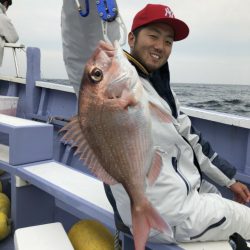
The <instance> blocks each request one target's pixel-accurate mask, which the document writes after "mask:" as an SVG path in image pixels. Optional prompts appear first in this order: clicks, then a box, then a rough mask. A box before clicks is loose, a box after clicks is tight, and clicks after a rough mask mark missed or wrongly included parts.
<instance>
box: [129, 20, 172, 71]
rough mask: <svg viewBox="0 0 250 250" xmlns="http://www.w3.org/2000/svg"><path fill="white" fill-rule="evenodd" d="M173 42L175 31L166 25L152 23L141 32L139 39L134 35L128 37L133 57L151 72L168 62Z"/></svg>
mask: <svg viewBox="0 0 250 250" xmlns="http://www.w3.org/2000/svg"><path fill="white" fill-rule="evenodd" d="M173 40H174V31H173V29H172V28H171V27H170V26H168V25H167V24H164V23H152V24H150V25H148V26H146V27H145V28H143V29H142V30H141V31H139V33H138V36H137V37H135V36H134V34H133V33H129V36H128V42H129V46H130V52H131V55H132V56H133V57H134V58H135V59H137V60H138V61H139V62H140V63H141V64H142V65H143V66H144V67H145V68H146V69H147V70H148V71H149V72H153V71H155V70H157V69H159V68H160V67H161V66H162V65H164V64H165V63H166V62H167V60H168V57H169V56H170V53H171V50H172V45H173Z"/></svg>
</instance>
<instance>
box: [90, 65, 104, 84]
mask: <svg viewBox="0 0 250 250" xmlns="http://www.w3.org/2000/svg"><path fill="white" fill-rule="evenodd" d="M89 78H90V80H91V81H92V82H94V83H98V82H100V81H101V80H102V79H103V73H102V70H101V69H99V68H97V67H95V68H93V69H92V70H91V71H90V72H89Z"/></svg>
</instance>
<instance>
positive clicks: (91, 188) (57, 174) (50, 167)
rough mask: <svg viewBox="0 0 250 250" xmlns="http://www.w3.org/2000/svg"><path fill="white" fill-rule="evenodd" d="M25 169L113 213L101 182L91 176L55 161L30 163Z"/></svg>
mask: <svg viewBox="0 0 250 250" xmlns="http://www.w3.org/2000/svg"><path fill="white" fill-rule="evenodd" d="M25 170H27V171H29V172H30V173H32V174H34V175H36V176H38V177H40V178H43V179H45V180H46V181H47V182H50V183H51V184H54V185H56V186H58V187H60V188H62V189H64V190H65V191H68V192H70V193H73V194H74V195H76V196H79V197H80V198H82V199H84V200H86V201H89V202H90V203H92V204H94V205H96V206H97V207H101V208H103V209H105V210H107V211H108V212H110V213H113V209H112V207H111V205H110V203H109V201H108V199H107V197H106V194H105V191H104V187H103V183H102V182H101V181H99V180H97V179H95V178H93V177H91V176H88V175H86V174H83V173H81V172H79V171H77V170H74V169H70V168H68V167H65V166H64V165H62V164H60V163H57V162H47V163H42V164H38V165H32V166H28V167H25Z"/></svg>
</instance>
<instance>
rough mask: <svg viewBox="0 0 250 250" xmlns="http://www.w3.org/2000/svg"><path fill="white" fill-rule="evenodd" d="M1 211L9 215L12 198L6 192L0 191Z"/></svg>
mask: <svg viewBox="0 0 250 250" xmlns="http://www.w3.org/2000/svg"><path fill="white" fill-rule="evenodd" d="M0 212H2V213H4V214H5V215H6V216H7V217H9V215H10V199H9V197H8V196H7V195H6V194H4V193H0Z"/></svg>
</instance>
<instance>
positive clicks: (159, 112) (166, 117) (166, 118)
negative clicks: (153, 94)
mask: <svg viewBox="0 0 250 250" xmlns="http://www.w3.org/2000/svg"><path fill="white" fill-rule="evenodd" d="M149 109H150V111H151V112H152V113H153V115H155V116H157V117H158V119H160V120H161V121H162V122H166V123H171V122H172V121H173V118H172V116H171V115H170V114H168V113H167V112H166V111H165V110H163V109H161V108H160V107H158V106H157V105H155V104H154V103H152V102H149Z"/></svg>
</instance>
